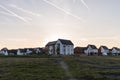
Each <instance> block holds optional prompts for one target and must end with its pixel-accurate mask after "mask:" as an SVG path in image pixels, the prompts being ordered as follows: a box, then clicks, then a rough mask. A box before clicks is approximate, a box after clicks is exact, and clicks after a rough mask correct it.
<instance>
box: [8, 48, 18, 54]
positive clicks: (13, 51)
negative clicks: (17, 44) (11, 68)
mask: <svg viewBox="0 0 120 80" xmlns="http://www.w3.org/2000/svg"><path fill="white" fill-rule="evenodd" d="M8 53H14V54H15V53H17V50H16V49H11V50H8Z"/></svg>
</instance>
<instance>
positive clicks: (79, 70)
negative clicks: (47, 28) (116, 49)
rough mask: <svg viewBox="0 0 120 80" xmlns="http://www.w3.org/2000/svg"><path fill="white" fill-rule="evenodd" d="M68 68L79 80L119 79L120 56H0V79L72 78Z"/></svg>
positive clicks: (67, 79)
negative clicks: (61, 63)
mask: <svg viewBox="0 0 120 80" xmlns="http://www.w3.org/2000/svg"><path fill="white" fill-rule="evenodd" d="M61 61H62V62H64V63H65V64H66V65H67V68H68V70H65V69H66V68H65V69H64V68H63V67H64V66H63V67H62V66H61V65H60V62H61ZM65 71H68V73H69V74H71V75H70V76H72V77H73V78H74V79H76V80H120V56H116V57H115V56H84V57H82V56H81V57H80V56H41V55H39V56H29V57H26V56H22V57H19V56H16V57H10V56H8V57H4V56H2V57H0V80H70V76H67V75H66V72H65Z"/></svg>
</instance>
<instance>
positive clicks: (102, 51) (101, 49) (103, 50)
mask: <svg viewBox="0 0 120 80" xmlns="http://www.w3.org/2000/svg"><path fill="white" fill-rule="evenodd" d="M108 53H109V49H108V47H106V46H100V47H99V50H98V55H103V56H106V55H108Z"/></svg>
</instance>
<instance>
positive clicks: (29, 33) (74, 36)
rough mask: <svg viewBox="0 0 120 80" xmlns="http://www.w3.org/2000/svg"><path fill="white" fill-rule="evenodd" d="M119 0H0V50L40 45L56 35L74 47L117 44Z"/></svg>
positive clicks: (119, 15)
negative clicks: (69, 41)
mask: <svg viewBox="0 0 120 80" xmlns="http://www.w3.org/2000/svg"><path fill="white" fill-rule="evenodd" d="M119 4H120V0H0V49H1V48H3V47H7V48H9V49H12V48H26V47H27V48H29V47H44V46H45V45H46V44H47V42H49V41H54V40H57V39H58V38H62V39H69V40H71V41H72V42H73V43H74V45H75V46H87V45H88V44H94V45H96V46H97V47H99V46H100V45H106V46H108V47H109V48H112V47H120V35H119V34H120V22H119V21H120V5H119Z"/></svg>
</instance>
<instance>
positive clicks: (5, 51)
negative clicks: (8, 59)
mask: <svg viewBox="0 0 120 80" xmlns="http://www.w3.org/2000/svg"><path fill="white" fill-rule="evenodd" d="M0 54H2V55H6V56H7V55H8V49H7V48H3V49H1V51H0Z"/></svg>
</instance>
